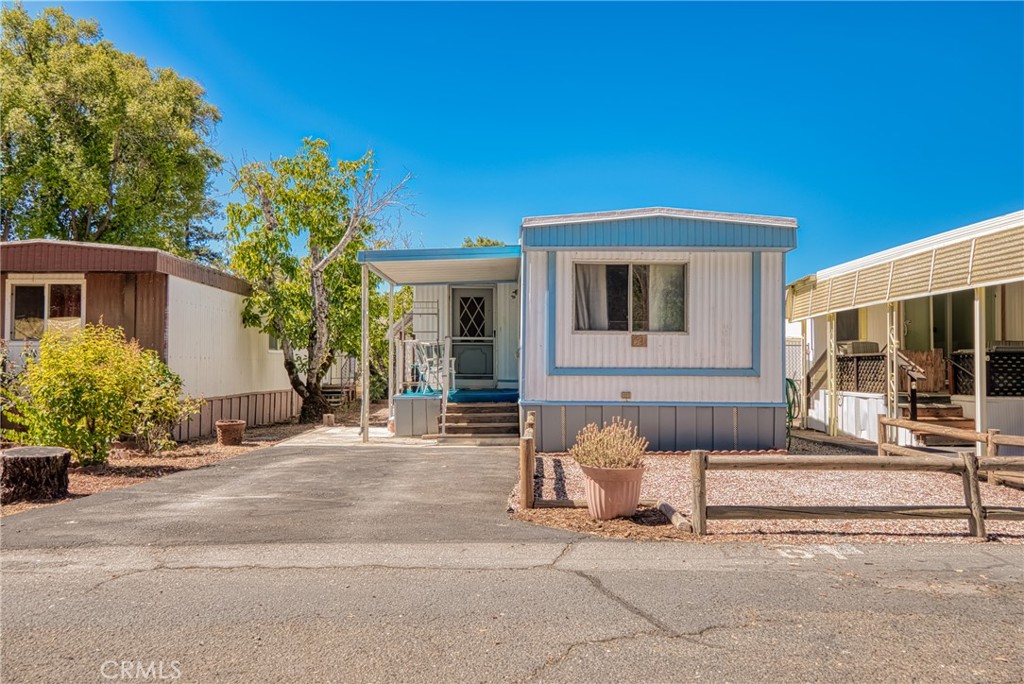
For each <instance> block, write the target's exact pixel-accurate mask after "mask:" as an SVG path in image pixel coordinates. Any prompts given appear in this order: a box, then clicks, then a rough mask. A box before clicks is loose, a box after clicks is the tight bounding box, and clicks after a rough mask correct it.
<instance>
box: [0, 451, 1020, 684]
mask: <svg viewBox="0 0 1024 684" xmlns="http://www.w3.org/2000/svg"><path fill="white" fill-rule="evenodd" d="M322 438H323V435H322V434H321V435H317V434H313V435H312V436H310V437H307V438H305V441H298V442H291V443H288V444H284V445H279V446H277V447H273V448H269V449H264V450H261V451H259V452H254V453H253V454H250V455H248V456H244V457H240V458H236V459H232V460H229V461H225V462H223V463H221V464H219V465H217V466H214V467H211V468H207V469H204V470H199V471H191V472H185V473H179V474H176V475H172V476H169V477H166V478H163V479H161V480H159V481H153V482H149V483H146V484H143V485H140V486H137V487H133V488H131V489H127V490H121V491H117V492H110V493H107V494H100V495H96V496H92V497H89V498H86V499H81V500H78V501H74V502H71V503H67V504H62V505H59V506H54V507H51V508H48V509H39V510H35V511H29V512H26V513H21V514H18V515H15V516H11V517H9V518H4V519H3V521H2V522H0V534H2V538H0V545H2V550H0V562H2V568H0V571H2V573H3V577H2V579H3V592H2V597H0V600H2V603H0V609H2V612H0V618H2V625H0V626H2V667H3V671H2V680H3V681H4V682H5V683H8V682H67V681H74V682H88V681H97V682H103V681H123V680H126V679H129V678H128V677H126V676H124V675H123V672H122V670H121V667H122V665H125V664H126V663H127V665H125V666H126V667H128V670H127V671H128V672H130V673H131V674H133V675H134V676H133V677H131V679H135V680H139V679H142V677H141V676H139V675H138V673H139V671H140V669H141V671H142V672H144V673H153V672H154V671H155V669H153V668H156V667H159V668H162V672H163V674H164V676H165V678H164V680H163V681H168V680H169V679H172V678H173V679H174V680H175V681H180V682H192V681H195V682H217V681H227V682H254V681H260V682H264V681H266V682H293V681H294V682H320V681H323V682H345V681H377V682H392V681H399V682H435V681H438V682H449V681H456V682H461V681H469V682H472V681H479V682H483V681H565V682H618V681H623V680H626V679H631V680H639V681H645V682H668V681H734V682H791V681H809V680H814V681H842V682H847V681H848V682H864V681H915V680H916V681H929V682H963V681H978V682H982V681H984V682H1017V681H1020V680H1021V677H1022V674H1024V660H1022V654H1021V643H1022V636H1024V629H1022V628H1024V624H1022V616H1024V591H1022V587H1021V574H1022V570H1021V569H1022V566H1024V556H1022V547H1021V546H1000V545H997V544H925V545H916V546H900V545H857V546H853V545H849V544H838V545H834V546H802V547H792V546H779V545H773V544H764V545H759V544H748V545H740V544H696V543H694V544H670V543H660V544H659V543H647V544H644V543H631V542H613V541H605V540H598V539H593V538H584V537H580V536H577V535H573V534H570V533H566V532H561V531H557V530H549V529H545V528H540V527H534V526H530V525H526V524H523V523H518V522H515V521H511V520H509V518H508V517H507V515H506V513H505V502H506V499H507V497H508V494H509V492H510V490H511V488H512V486H513V485H514V482H515V479H516V453H515V449H510V448H493V449H486V448H478V447H471V448H452V447H437V446H420V445H415V446H405V447H401V446H399V445H398V444H397V443H394V444H393V445H391V444H385V445H379V444H373V445H370V446H363V445H355V444H349V445H347V446H340V447H339V446H336V445H333V444H330V443H328V444H327V445H325V444H324V441H323V439H322ZM310 440H312V441H310ZM318 440H319V442H318V445H314V444H313V442H317V441H318ZM111 673H114V674H116V675H117V677H115V678H113V679H112V678H111V677H110V676H109V675H111ZM175 673H177V674H178V676H177V677H172V675H174V674H175ZM148 679H149V680H150V681H153V680H155V679H156V677H155V676H150V677H148Z"/></svg>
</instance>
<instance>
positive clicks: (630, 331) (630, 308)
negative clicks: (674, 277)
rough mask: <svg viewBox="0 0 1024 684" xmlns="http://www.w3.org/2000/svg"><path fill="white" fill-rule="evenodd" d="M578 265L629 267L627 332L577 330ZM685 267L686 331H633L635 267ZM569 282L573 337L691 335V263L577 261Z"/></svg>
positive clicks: (684, 323) (684, 313)
mask: <svg viewBox="0 0 1024 684" xmlns="http://www.w3.org/2000/svg"><path fill="white" fill-rule="evenodd" d="M576 264H585V265H598V266H628V267H629V276H628V278H629V296H628V297H627V299H628V302H627V310H628V313H627V316H628V319H629V320H628V326H629V327H628V328H627V329H626V330H577V329H576ZM655 265H657V266H683V267H684V268H685V269H686V271H685V273H684V274H683V277H684V278H685V279H686V296H685V297H684V298H683V327H684V328H685V329H684V330H633V267H634V266H655ZM569 276H570V277H569V282H570V284H571V285H572V290H571V294H572V297H571V299H570V302H571V304H570V306H571V313H572V317H571V320H572V323H571V324H570V325H572V328H571V334H572V335H689V334H690V262H689V260H687V261H650V260H649V259H635V260H631V259H615V260H609V259H577V260H575V261H573V262H572V263H571V264H570V266H569Z"/></svg>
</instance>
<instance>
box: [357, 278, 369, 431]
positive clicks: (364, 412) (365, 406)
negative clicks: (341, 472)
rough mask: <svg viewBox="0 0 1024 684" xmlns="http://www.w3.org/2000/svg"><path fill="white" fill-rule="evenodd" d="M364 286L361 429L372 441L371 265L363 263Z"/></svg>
mask: <svg viewBox="0 0 1024 684" xmlns="http://www.w3.org/2000/svg"><path fill="white" fill-rule="evenodd" d="M362 276H363V277H362V287H363V292H362V295H363V330H362V349H361V354H360V356H361V359H360V360H361V362H362V372H361V373H360V374H361V376H362V379H361V381H360V390H361V391H362V408H361V409H360V412H359V431H360V434H361V435H362V437H363V442H369V441H370V267H369V266H368V265H367V264H363V273H362Z"/></svg>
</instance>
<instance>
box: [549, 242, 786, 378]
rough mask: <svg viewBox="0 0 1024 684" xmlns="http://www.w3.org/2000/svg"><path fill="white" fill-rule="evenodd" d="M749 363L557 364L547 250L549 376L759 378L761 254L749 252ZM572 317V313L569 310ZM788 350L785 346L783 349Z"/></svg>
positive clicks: (553, 278) (552, 270) (553, 260)
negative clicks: (733, 365) (745, 365)
mask: <svg viewBox="0 0 1024 684" xmlns="http://www.w3.org/2000/svg"><path fill="white" fill-rule="evenodd" d="M750 259H751V261H750V281H751V282H750V297H751V301H750V310H751V315H750V362H751V365H750V367H749V368H714V367H689V368H684V367H674V368H665V367H660V368H649V367H639V366H597V367H594V366H558V365H557V361H556V360H557V358H558V354H557V338H558V335H557V327H556V326H557V320H558V319H557V316H556V305H557V303H558V300H557V279H558V261H557V255H556V253H555V252H554V251H550V252H548V282H547V290H548V291H547V295H548V298H547V299H548V329H547V336H546V343H547V347H548V349H547V359H548V363H547V372H548V375H572V376H613V375H637V376H658V377H660V376H665V377H671V376H698V377H712V378H718V377H754V378H756V377H760V376H761V253H760V252H752V253H751V255H750ZM570 316H571V312H570ZM783 352H785V349H783Z"/></svg>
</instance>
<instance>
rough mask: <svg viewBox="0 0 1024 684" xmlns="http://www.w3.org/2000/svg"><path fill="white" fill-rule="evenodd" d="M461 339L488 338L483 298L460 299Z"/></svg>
mask: <svg viewBox="0 0 1024 684" xmlns="http://www.w3.org/2000/svg"><path fill="white" fill-rule="evenodd" d="M459 303H460V306H459V337H486V336H487V335H486V334H485V333H486V325H487V317H486V315H485V313H486V312H485V311H484V298H483V297H460V298H459Z"/></svg>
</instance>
